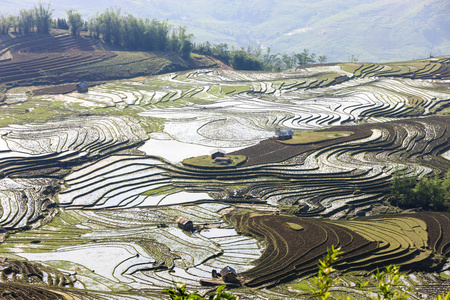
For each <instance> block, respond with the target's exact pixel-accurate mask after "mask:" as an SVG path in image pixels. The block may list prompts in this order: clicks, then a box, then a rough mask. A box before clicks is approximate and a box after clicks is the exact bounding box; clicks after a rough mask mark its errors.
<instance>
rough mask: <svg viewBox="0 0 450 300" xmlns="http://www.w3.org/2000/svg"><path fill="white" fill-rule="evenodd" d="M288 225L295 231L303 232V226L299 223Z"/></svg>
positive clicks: (288, 223)
mask: <svg viewBox="0 0 450 300" xmlns="http://www.w3.org/2000/svg"><path fill="white" fill-rule="evenodd" d="M286 224H287V225H288V226H289V227H290V228H291V229H293V230H303V226H302V225H300V224H297V223H292V222H286Z"/></svg>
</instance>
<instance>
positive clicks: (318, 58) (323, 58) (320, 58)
mask: <svg viewBox="0 0 450 300" xmlns="http://www.w3.org/2000/svg"><path fill="white" fill-rule="evenodd" d="M317 60H318V61H319V63H321V64H323V63H326V62H327V57H326V56H325V55H319V56H318V57H317Z"/></svg>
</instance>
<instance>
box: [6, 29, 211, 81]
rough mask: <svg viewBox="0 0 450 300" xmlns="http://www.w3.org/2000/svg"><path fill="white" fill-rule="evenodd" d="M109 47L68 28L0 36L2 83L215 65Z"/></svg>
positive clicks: (93, 77)
mask: <svg viewBox="0 0 450 300" xmlns="http://www.w3.org/2000/svg"><path fill="white" fill-rule="evenodd" d="M117 50H120V49H115V51H111V50H110V47H108V46H107V45H105V44H103V43H101V42H100V41H99V40H93V39H89V38H84V37H74V36H70V35H68V34H67V32H59V33H56V34H55V35H47V34H29V35H26V36H21V37H17V38H12V37H10V36H6V35H3V36H0V84H8V85H40V84H55V83H63V82H77V81H83V80H88V81H101V80H112V79H122V78H131V77H137V76H143V75H154V74H160V73H164V72H169V71H179V70H187V69H190V68H197V67H206V66H212V65H215V62H214V61H213V60H211V59H208V58H205V57H203V56H196V55H193V56H192V59H191V60H190V61H185V60H183V59H182V58H181V57H180V56H179V55H178V54H176V53H174V52H137V51H134V52H127V51H117Z"/></svg>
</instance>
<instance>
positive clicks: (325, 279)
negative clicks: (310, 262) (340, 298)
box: [312, 246, 343, 300]
mask: <svg viewBox="0 0 450 300" xmlns="http://www.w3.org/2000/svg"><path fill="white" fill-rule="evenodd" d="M340 249H341V248H334V246H332V247H331V249H330V248H328V249H327V254H326V255H325V257H324V258H323V259H322V260H319V264H318V266H319V272H318V273H317V276H316V277H314V279H315V287H314V288H313V289H312V293H313V295H314V297H315V298H316V299H320V300H326V299H328V298H329V297H330V295H331V293H330V292H329V291H328V290H329V289H330V287H332V286H333V285H336V284H337V283H338V282H339V279H332V278H331V277H330V274H331V273H332V272H334V271H335V270H334V269H333V267H332V266H331V264H332V263H334V262H335V261H336V260H337V259H338V257H339V255H341V254H342V253H343V252H340V251H339V250H340Z"/></svg>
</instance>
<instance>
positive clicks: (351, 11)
mask: <svg viewBox="0 0 450 300" xmlns="http://www.w3.org/2000/svg"><path fill="white" fill-rule="evenodd" d="M34 4H36V3H35V2H33V1H23V2H22V1H21V2H17V3H8V7H9V9H6V10H7V11H9V12H14V13H18V12H19V10H20V8H28V7H31V6H32V5H34ZM449 5H450V4H449V2H448V1H445V0H426V1H412V2H411V1H404V0H401V1H383V0H365V1H357V0H351V1H350V0H349V1H345V2H341V1H339V2H337V1H330V0H320V1H314V2H311V1H305V0H301V1H299V0H295V1H294V0H290V1H286V0H284V1H281V0H250V1H225V0H221V1H214V3H211V2H210V1H205V0H194V1H189V2H185V1H180V0H167V1H137V2H136V1H129V0H121V1H116V2H115V3H114V7H117V8H122V13H124V14H127V13H130V14H132V15H135V16H140V17H148V18H157V19H160V20H165V19H168V20H170V22H171V24H174V25H175V26H178V25H182V26H186V27H187V30H188V32H190V33H193V34H194V35H195V37H196V41H195V42H196V43H203V42H206V41H209V42H211V43H214V44H219V43H228V45H229V47H231V45H233V44H235V45H237V47H238V48H239V47H247V46H248V43H249V41H252V42H253V44H257V43H261V44H262V46H263V47H270V48H271V50H272V51H271V53H277V52H281V53H291V52H297V53H298V52H300V51H301V50H302V49H305V48H306V49H309V50H310V51H311V52H313V53H316V54H317V55H326V56H327V57H328V61H330V62H336V61H339V62H343V61H351V59H352V58H353V59H359V61H362V62H370V61H390V62H392V61H403V60H411V59H416V58H419V57H428V56H430V55H434V56H441V55H447V54H448V53H449V51H450V40H449V37H448V34H447V33H448V31H449V30H450V23H449V18H448V11H449V10H450V6H449ZM52 7H54V8H55V10H56V11H59V12H61V14H60V16H57V17H66V15H65V14H64V13H63V12H65V11H67V10H68V9H76V10H77V11H79V12H80V13H82V14H83V18H84V19H85V20H87V19H88V18H89V17H92V16H93V15H95V13H96V12H100V13H101V12H103V11H104V10H105V8H108V7H110V4H109V3H108V2H106V1H96V2H95V3H92V2H89V1H85V0H82V1H78V2H74V3H70V4H68V3H67V2H66V1H52Z"/></svg>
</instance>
